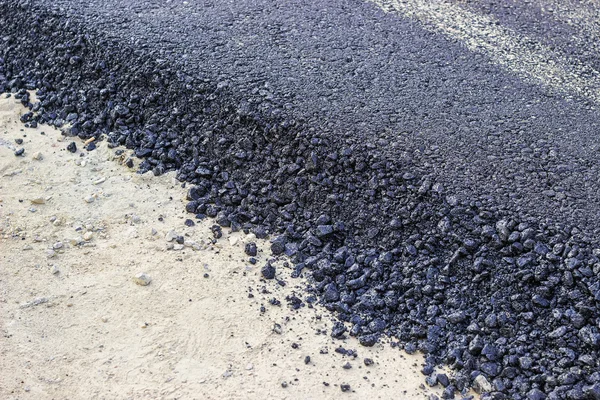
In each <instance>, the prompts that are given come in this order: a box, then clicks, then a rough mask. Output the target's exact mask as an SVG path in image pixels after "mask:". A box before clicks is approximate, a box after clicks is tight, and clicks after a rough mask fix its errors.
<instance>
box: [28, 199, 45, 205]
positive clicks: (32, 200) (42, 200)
mask: <svg viewBox="0 0 600 400" xmlns="http://www.w3.org/2000/svg"><path fill="white" fill-rule="evenodd" d="M31 203H32V204H46V199H44V198H43V197H36V198H34V199H31Z"/></svg>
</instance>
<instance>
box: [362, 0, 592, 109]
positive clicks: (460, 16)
mask: <svg viewBox="0 0 600 400" xmlns="http://www.w3.org/2000/svg"><path fill="white" fill-rule="evenodd" d="M369 1H371V2H373V3H374V4H376V5H377V6H379V7H380V8H381V9H383V10H384V11H386V12H395V13H400V14H402V15H404V16H407V17H409V18H413V19H417V20H419V21H421V23H423V25H424V27H425V28H427V29H430V30H434V31H437V32H441V33H443V34H444V35H446V36H448V37H450V38H452V39H455V40H458V41H460V42H462V43H464V44H465V46H467V48H468V49H470V50H471V51H473V52H480V53H484V54H486V56H487V57H489V59H490V60H491V61H492V62H493V63H495V64H498V65H500V66H502V67H504V68H506V69H507V70H509V71H511V72H513V73H516V74H519V75H520V76H522V77H525V78H528V79H531V80H533V81H535V82H537V83H538V84H541V85H543V86H545V87H546V88H548V89H550V90H554V91H559V92H565V91H566V92H571V93H575V94H577V95H579V96H583V97H585V98H587V99H589V100H592V101H593V102H596V103H600V73H599V72H598V71H596V70H594V69H592V68H590V67H589V66H585V65H581V64H578V63H574V62H573V60H570V59H567V58H565V57H564V56H562V55H560V54H557V53H556V52H553V51H552V50H551V49H550V48H548V47H546V46H544V45H543V44H541V43H539V42H537V41H535V40H534V39H533V38H530V37H528V36H525V35H521V34H520V33H518V32H517V31H515V30H514V29H511V28H507V27H503V26H502V25H500V23H499V22H498V21H497V20H496V19H494V18H493V17H491V16H487V15H480V14H477V13H475V12H473V11H470V10H468V9H466V8H464V7H462V6H460V5H457V4H451V3H448V2H445V1H439V0H438V1H431V0H369Z"/></svg>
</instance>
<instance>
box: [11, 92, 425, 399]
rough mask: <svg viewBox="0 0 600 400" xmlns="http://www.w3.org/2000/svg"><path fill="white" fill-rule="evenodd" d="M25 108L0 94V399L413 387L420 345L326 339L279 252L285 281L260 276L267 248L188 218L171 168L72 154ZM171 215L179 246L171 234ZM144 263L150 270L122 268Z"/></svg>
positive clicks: (375, 393) (392, 391)
mask: <svg viewBox="0 0 600 400" xmlns="http://www.w3.org/2000/svg"><path fill="white" fill-rule="evenodd" d="M23 112H24V109H23V108H22V107H21V106H20V104H19V103H18V102H17V101H16V100H14V98H8V99H7V98H5V96H4V95H2V98H1V100H0V323H1V327H0V329H1V335H0V371H1V373H0V398H2V399H50V398H52V399H125V398H127V399H129V398H131V399H140V398H143V399H145V398H148V399H159V398H160V399H162V398H165V399H173V398H179V399H254V398H256V399H259V398H260V399H264V398H279V399H322V398H341V397H342V396H343V397H348V398H382V399H390V398H403V399H410V398H421V399H422V398H424V397H425V396H424V393H425V390H424V389H423V386H422V383H423V382H424V381H423V376H422V375H421V374H420V372H419V369H420V366H421V363H422V356H417V355H414V356H409V355H407V354H406V353H404V352H403V351H399V350H398V349H393V348H391V347H390V346H389V345H381V344H380V345H377V346H375V347H374V348H364V347H361V346H359V345H358V342H357V341H356V340H354V339H352V338H350V339H348V340H346V341H334V340H332V339H331V337H330V336H329V334H328V331H329V328H331V325H332V323H331V317H330V315H329V314H328V313H327V311H326V310H324V309H322V308H321V307H318V306H315V308H309V307H307V306H306V305H305V307H302V308H301V309H300V310H298V311H294V310H292V309H291V308H290V307H288V305H287V304H288V303H287V301H286V300H285V298H286V296H288V295H290V294H292V293H293V292H294V291H298V293H300V291H299V290H298V289H299V288H300V285H302V281H301V280H300V279H296V280H293V279H290V278H289V275H290V272H291V270H290V269H288V268H285V267H283V266H281V262H280V263H279V268H278V269H277V274H278V278H280V279H281V280H283V281H285V282H286V283H287V285H286V286H285V287H282V286H280V285H278V284H277V283H276V282H275V281H268V282H266V281H264V280H261V276H260V267H261V266H262V265H264V261H265V260H266V258H267V256H268V252H267V251H266V250H265V251H264V252H263V251H262V250H261V251H260V252H259V255H258V257H257V258H258V259H259V262H258V263H257V264H256V265H255V266H252V265H251V264H250V263H248V256H246V255H245V254H244V251H243V248H244V243H245V242H247V241H250V240H252V235H250V236H246V235H244V234H243V233H235V234H231V233H229V232H228V230H227V229H225V230H224V235H223V238H221V239H220V240H218V241H217V242H216V243H212V242H211V239H212V233H211V232H210V226H211V225H212V223H211V222H210V221H204V222H202V223H198V224H197V225H196V226H194V227H186V226H185V225H184V221H185V219H186V218H189V217H190V215H188V214H185V212H184V197H185V192H186V190H185V189H184V188H182V187H181V184H180V183H179V182H177V181H176V180H175V179H174V178H173V176H172V175H166V176H162V177H159V178H156V177H153V176H150V175H148V174H146V175H138V174H136V173H135V171H134V169H129V168H128V167H127V166H125V165H123V163H122V161H123V159H124V156H126V154H125V155H122V156H120V157H118V156H115V150H114V149H113V150H110V149H108V148H106V146H105V144H103V143H100V144H99V146H98V149H97V150H95V151H92V152H87V151H85V150H83V151H82V148H83V146H82V143H81V142H80V141H77V146H78V151H77V152H76V153H70V152H68V151H67V150H66V147H67V144H68V143H69V142H70V141H71V140H70V139H66V138H65V141H63V138H62V137H61V136H60V134H59V133H58V132H57V131H54V130H52V129H50V128H49V127H47V126H44V127H41V128H37V129H29V128H24V127H23V125H22V124H21V123H20V122H19V120H18V116H19V115H20V114H21V113H23ZM42 132H44V133H42ZM18 138H21V139H23V140H24V143H23V144H22V145H17V144H16V143H15V139H18ZM20 147H23V148H24V149H25V153H24V155H23V156H21V157H17V156H15V155H14V150H15V149H17V148H20ZM37 152H39V153H40V154H41V157H42V158H41V159H37V158H40V157H39V156H40V154H36V153H37ZM92 198H93V201H92ZM86 199H87V201H86ZM32 201H33V202H32ZM88 201H91V202H88ZM36 203H37V204H36ZM40 203H42V204H40ZM171 230H174V231H175V232H176V233H178V234H179V235H184V237H185V241H186V242H185V245H184V246H178V245H177V243H176V242H168V241H167V239H166V235H167V234H168V233H169V231H171ZM170 247H174V248H171V249H170ZM180 247H183V249H179V248H180ZM259 248H261V249H262V248H265V249H266V246H265V243H261V242H259ZM140 272H145V273H147V274H148V275H149V276H150V277H151V278H152V282H151V283H150V285H148V286H139V285H137V284H136V283H134V281H133V277H134V276H135V275H136V274H138V273H140ZM261 288H264V289H261ZM250 295H252V296H253V297H250ZM300 297H302V298H303V299H304V295H301V296H300ZM273 298H276V299H278V300H279V301H281V305H280V306H276V305H271V304H269V300H270V299H273ZM261 305H264V307H265V309H266V311H264V312H261V310H260V308H261ZM276 323H277V324H280V325H281V333H277V332H274V330H273V327H274V325H275V324H276ZM321 330H325V331H327V332H326V333H323V334H321ZM294 343H295V344H296V345H294V346H293V344H294ZM339 346H343V347H344V348H346V349H356V350H358V357H357V358H354V357H348V356H343V355H340V354H338V353H336V352H335V351H334V350H335V349H336V348H337V347H339ZM325 352H326V353H327V354H322V353H325ZM306 356H310V362H308V364H305V358H306ZM366 357H369V358H372V359H373V360H374V361H375V364H374V365H372V366H369V367H367V366H365V365H364V362H363V360H364V358H366ZM348 362H349V363H350V365H351V366H352V368H350V369H344V368H343V365H344V364H346V363H348ZM283 382H286V383H287V387H285V388H284V387H282V383H283ZM325 382H327V383H328V386H326V385H325V384H324V383H325ZM340 384H349V385H350V386H351V391H350V392H346V393H342V392H341V390H340ZM427 390H428V391H430V389H429V388H428V389H427Z"/></svg>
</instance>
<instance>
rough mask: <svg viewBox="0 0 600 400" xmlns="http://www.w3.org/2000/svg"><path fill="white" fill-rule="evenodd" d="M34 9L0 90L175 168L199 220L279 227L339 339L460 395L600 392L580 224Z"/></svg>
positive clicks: (10, 53) (155, 167) (17, 31)
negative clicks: (416, 357) (506, 206)
mask: <svg viewBox="0 0 600 400" xmlns="http://www.w3.org/2000/svg"><path fill="white" fill-rule="evenodd" d="M38 7H39V6H35V5H33V4H30V3H26V2H24V3H21V4H20V5H15V4H14V3H13V2H6V1H4V2H0V15H1V16H0V20H1V21H3V22H4V23H3V26H4V28H3V29H4V32H3V35H4V36H3V38H2V42H1V43H0V51H2V53H0V92H6V91H12V92H13V93H15V94H16V95H18V96H19V97H20V98H21V100H22V102H23V103H24V104H25V105H27V106H28V107H30V108H31V113H28V114H25V115H24V116H23V119H22V121H23V122H25V123H27V124H38V123H47V124H51V125H54V126H57V127H62V128H63V129H64V134H65V135H72V136H79V137H81V138H84V139H85V138H89V137H92V136H98V134H99V133H100V134H101V137H103V138H104V139H105V140H109V141H110V143H112V144H114V145H115V146H118V145H125V146H127V147H129V148H133V149H135V150H136V155H137V156H138V157H140V158H142V159H143V160H144V161H143V162H142V163H141V169H142V170H143V171H147V170H152V171H153V172H154V173H155V174H161V173H163V172H165V171H167V170H173V169H176V170H177V171H178V178H179V179H180V180H181V181H182V182H186V183H187V184H189V185H190V186H191V188H190V191H189V194H188V197H189V200H190V203H189V204H188V207H187V210H188V211H190V212H193V213H194V214H197V216H198V217H199V218H202V217H204V216H209V217H212V218H215V219H216V222H217V223H218V224H220V225H221V226H227V227H230V228H231V229H233V230H251V231H253V232H254V233H256V235H257V237H266V236H267V235H269V234H271V235H272V236H273V239H272V246H271V250H272V252H273V254H274V255H275V256H279V255H283V254H285V255H287V256H289V257H290V258H291V260H292V261H293V262H294V264H295V268H296V274H297V275H299V274H303V273H307V274H308V276H309V277H310V278H311V279H312V282H313V285H312V287H311V288H308V289H307V290H308V291H309V292H311V293H314V294H317V295H318V297H319V299H320V301H322V302H323V303H324V304H325V306H326V307H327V308H328V309H329V310H331V311H333V312H334V313H335V314H336V315H337V317H338V318H339V320H340V323H338V324H336V325H335V326H334V328H333V330H332V336H334V337H343V336H344V335H346V334H350V335H355V336H357V337H358V338H359V340H360V341H361V343H362V344H363V345H367V346H368V345H373V344H374V343H375V342H376V341H377V340H378V339H379V337H380V336H381V335H389V336H391V337H393V338H395V339H396V340H398V341H399V342H398V345H400V346H401V347H404V349H405V350H406V351H409V352H412V351H416V350H417V349H418V350H421V351H423V352H425V353H426V366H425V368H424V369H423V373H424V374H427V375H429V374H431V373H432V371H433V367H434V366H435V365H437V364H441V363H444V364H447V365H449V366H450V367H451V368H453V369H454V370H455V371H456V376H455V377H454V378H453V381H452V383H451V385H450V386H448V388H447V392H448V396H450V395H449V393H452V392H454V391H455V390H458V391H464V390H466V388H468V387H469V386H471V385H473V384H474V383H475V384H476V385H479V386H481V387H480V389H481V390H483V391H489V392H491V394H487V395H485V396H488V397H490V398H507V396H510V398H545V397H546V395H548V398H567V397H568V396H570V397H571V398H585V397H576V396H579V395H581V396H588V398H594V397H593V396H595V395H598V394H599V393H600V374H599V373H598V368H599V367H600V365H599V362H600V361H598V360H599V359H600V351H599V349H600V332H599V328H600V325H599V324H600V315H599V312H598V308H599V307H598V304H599V302H600V283H599V282H598V275H599V274H600V260H599V258H598V257H599V256H600V250H599V249H595V248H594V247H593V245H594V243H593V241H592V240H591V239H589V237H587V236H586V235H584V234H583V233H582V232H581V231H579V230H577V229H576V228H569V229H567V228H564V227H561V226H559V225H557V226H548V225H546V224H542V223H536V221H535V220H530V221H522V220H518V219H516V218H515V216H514V215H510V214H508V213H507V212H506V211H503V210H500V209H498V208H495V207H494V206H493V205H490V204H481V203H480V202H479V201H470V200H469V199H460V198H458V197H457V196H453V195H452V194H449V193H444V190H443V187H442V186H441V185H440V184H437V183H436V182H431V181H430V180H429V178H428V177H427V176H420V169H419V166H418V165H415V164H414V163H413V161H411V159H410V158H391V157H387V158H386V157H384V156H382V155H381V154H380V152H379V151H378V150H377V148H376V147H375V146H373V145H368V144H362V143H360V142H359V141H358V140H355V139H353V138H352V137H344V138H343V140H344V141H345V142H344V144H343V145H341V146H340V143H339V142H334V141H332V140H331V139H330V138H329V137H328V136H327V135H324V134H321V133H320V132H319V131H318V130H317V129H314V128H312V127H310V126H305V124H304V122H303V121H302V120H300V119H297V120H293V119H290V117H288V116H287V115H286V114H285V111H284V110H283V107H281V106H279V105H278V104H277V103H276V102H275V101H269V102H264V101H262V100H261V101H258V100H257V102H256V103H253V102H252V101H250V102H248V101H244V102H243V101H242V99H241V98H239V97H238V96H237V95H236V93H235V92H233V91H232V90H231V88H229V87H227V86H226V85H223V84H222V83H220V82H216V81H213V80H210V79H204V78H198V77H196V76H190V75H186V74H184V73H182V72H181V71H182V69H180V68H178V62H180V61H178V60H170V59H164V60H161V59H160V58H161V57H162V56H163V55H160V54H159V55H157V54H154V53H152V49H149V48H145V47H141V48H133V47H132V46H131V45H128V44H124V43H121V42H119V41H116V40H112V39H111V40H106V39H102V37H101V35H99V34H98V33H94V31H93V27H89V26H83V25H82V24H80V23H78V22H77V21H76V20H74V19H73V18H70V17H69V16H65V15H63V13H61V11H60V10H59V9H55V10H47V9H43V8H38ZM26 89H30V90H38V97H39V99H40V102H39V103H36V104H35V105H32V104H31V103H30V102H29V98H28V95H27V94H26ZM388 144H389V143H386V142H385V140H384V141H383V142H381V146H386V145H388ZM90 150H91V149H90ZM272 268H274V267H272V266H270V265H268V264H267V265H266V266H265V267H264V271H265V273H264V275H265V278H269V277H271V276H272V274H271V272H273V270H272ZM348 327H349V329H348ZM478 376H481V377H483V379H485V381H486V382H487V384H488V385H489V388H488V386H486V385H482V384H481V381H482V378H478ZM429 382H430V383H433V384H435V383H436V382H431V381H429ZM485 396H484V397H485ZM536 396H537V397H536Z"/></svg>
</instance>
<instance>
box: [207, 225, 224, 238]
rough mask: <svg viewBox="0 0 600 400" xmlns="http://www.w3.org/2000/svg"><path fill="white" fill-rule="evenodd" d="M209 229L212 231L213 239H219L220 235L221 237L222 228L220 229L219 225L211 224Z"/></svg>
mask: <svg viewBox="0 0 600 400" xmlns="http://www.w3.org/2000/svg"><path fill="white" fill-rule="evenodd" d="M210 230H211V231H212V233H213V236H214V238H215V239H220V238H221V237H223V230H222V229H221V227H220V226H219V225H213V226H212V227H211V228H210Z"/></svg>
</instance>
